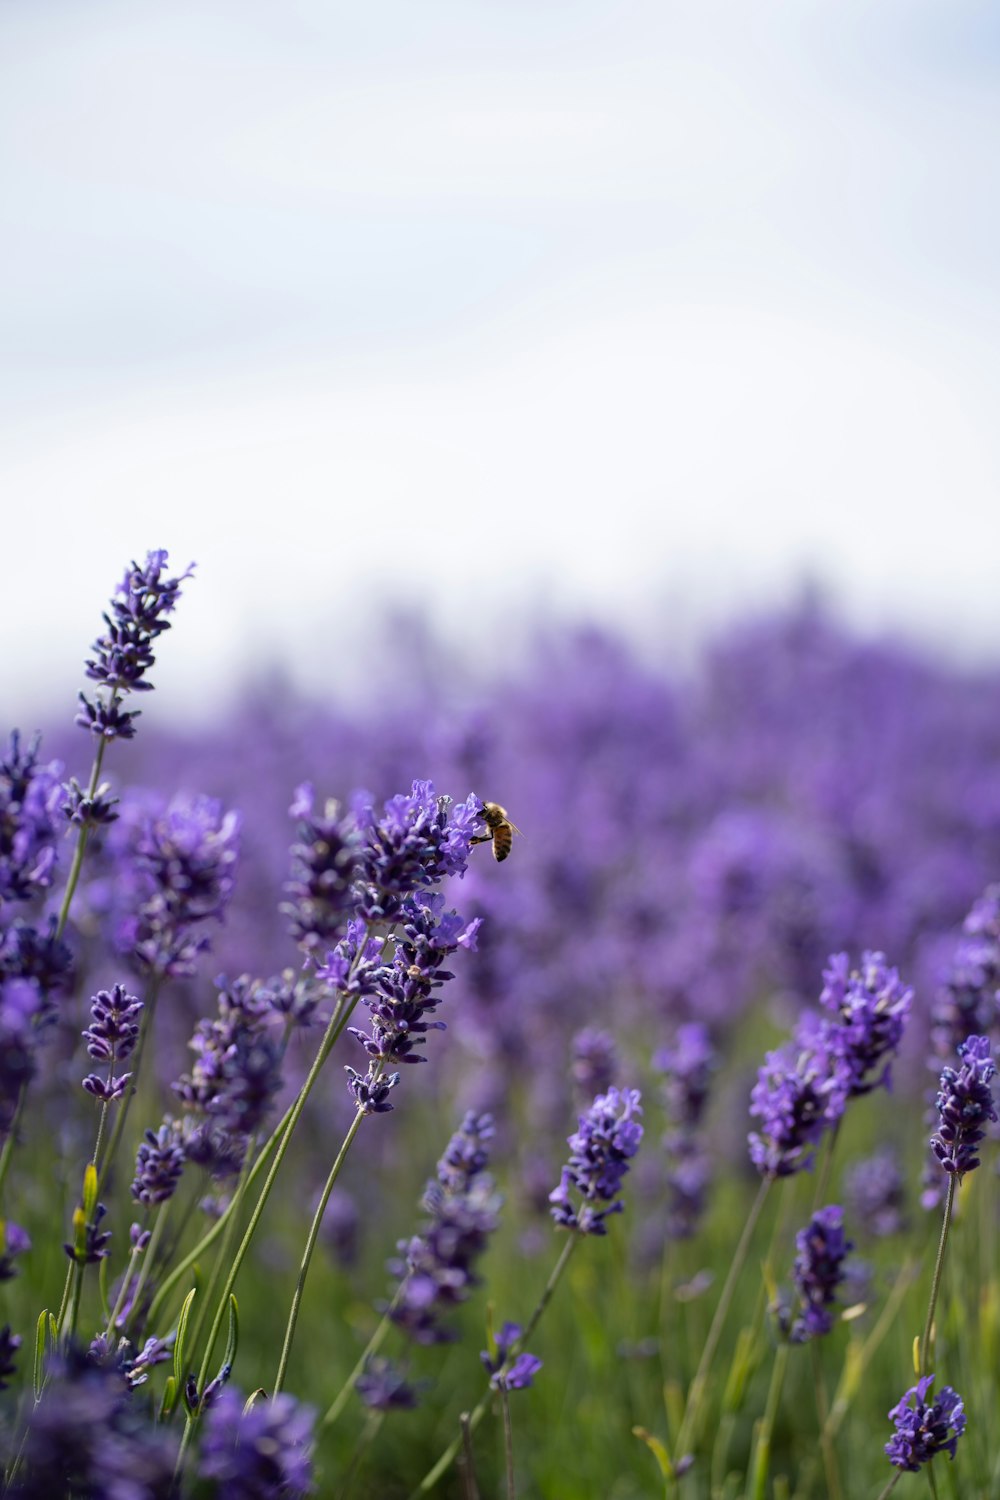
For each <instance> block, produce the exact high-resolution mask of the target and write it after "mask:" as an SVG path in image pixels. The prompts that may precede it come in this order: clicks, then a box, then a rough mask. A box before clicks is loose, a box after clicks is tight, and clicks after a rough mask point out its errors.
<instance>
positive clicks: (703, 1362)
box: [674, 1177, 772, 1458]
mask: <svg viewBox="0 0 1000 1500" xmlns="http://www.w3.org/2000/svg"><path fill="white" fill-rule="evenodd" d="M771 1182H772V1179H771V1178H770V1177H764V1178H762V1180H761V1184H760V1187H759V1189H758V1190H757V1196H756V1198H755V1199H754V1202H753V1207H752V1208H751V1209H750V1212H749V1214H748V1215H747V1218H746V1222H745V1223H744V1225H743V1233H742V1234H741V1235H740V1240H739V1244H738V1245H737V1246H736V1250H735V1253H734V1255H733V1258H732V1260H731V1261H730V1263H729V1273H728V1275H727V1276H726V1281H725V1285H724V1286H723V1288H722V1293H721V1295H720V1297H719V1301H718V1305H717V1306H716V1309H715V1315H714V1317H713V1318H712V1325H711V1327H710V1328H709V1330H708V1338H707V1339H706V1340H705V1347H704V1348H703V1349H702V1351H701V1359H700V1360H699V1361H698V1368H697V1370H696V1371H695V1376H694V1379H693V1380H692V1382H691V1389H690V1391H689V1392H688V1399H687V1405H686V1406H685V1408H684V1417H683V1420H682V1421H681V1426H680V1431H679V1432H678V1434H677V1442H676V1444H675V1446H674V1451H675V1452H676V1454H677V1457H678V1458H683V1457H684V1456H685V1453H686V1451H687V1444H688V1442H689V1441H694V1440H695V1439H696V1438H697V1433H698V1422H699V1418H700V1416H701V1405H702V1402H703V1400H704V1397H705V1388H706V1385H707V1383H708V1376H709V1372H710V1370H711V1367H712V1360H713V1359H714V1358H715V1352H716V1349H717V1348H718V1346H719V1339H720V1338H721V1337H722V1329H723V1325H724V1323H725V1321H726V1314H727V1313H728V1312H729V1307H730V1304H731V1302H732V1300H733V1294H734V1293H735V1291H736V1283H737V1282H738V1281H739V1278H740V1272H741V1271H742V1270H743V1266H744V1264H745V1263H746V1258H747V1254H748V1252H749V1249H750V1241H751V1239H752V1237H753V1232H754V1230H755V1228H756V1227H757V1220H758V1219H759V1218H760V1214H761V1210H762V1209H763V1207H764V1202H765V1199H766V1198H767V1194H768V1190H769V1188H770V1186H771Z"/></svg>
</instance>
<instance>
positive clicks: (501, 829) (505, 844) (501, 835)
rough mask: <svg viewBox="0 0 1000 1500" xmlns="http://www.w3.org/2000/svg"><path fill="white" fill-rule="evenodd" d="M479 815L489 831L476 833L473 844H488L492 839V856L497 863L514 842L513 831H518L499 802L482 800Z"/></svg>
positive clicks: (506, 854)
mask: <svg viewBox="0 0 1000 1500" xmlns="http://www.w3.org/2000/svg"><path fill="white" fill-rule="evenodd" d="M479 816H480V817H481V818H482V820H483V822H484V823H485V824H486V826H487V828H488V829H489V830H490V831H489V833H477V834H476V835H474V837H473V840H472V842H473V843H474V844H488V843H489V842H490V840H492V841H493V858H494V859H495V860H496V861H497V862H498V863H499V862H500V860H502V859H506V858H507V856H508V854H509V853H510V848H511V845H512V844H513V842H514V835H515V833H520V832H521V830H520V828H516V827H515V826H514V824H513V823H512V822H511V821H510V819H509V818H508V816H507V809H506V808H505V807H501V806H500V804H499V802H484V803H483V805H482V807H481V808H480V809H479Z"/></svg>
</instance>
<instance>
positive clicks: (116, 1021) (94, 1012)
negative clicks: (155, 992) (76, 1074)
mask: <svg viewBox="0 0 1000 1500" xmlns="http://www.w3.org/2000/svg"><path fill="white" fill-rule="evenodd" d="M142 1010H143V1005H142V1001H141V1000H138V999H137V998H136V997H135V995H129V994H126V992H125V986H124V985H123V984H116V985H115V987H114V989H112V990H98V992H97V994H96V995H95V996H94V998H93V1000H92V1001H91V1002H90V1014H91V1016H92V1017H93V1019H92V1021H91V1024H90V1025H89V1026H88V1027H87V1029H86V1031H84V1032H83V1036H84V1038H85V1039H86V1042H87V1051H88V1052H89V1053H90V1056H91V1057H93V1058H94V1059H95V1060H96V1061H98V1062H105V1063H107V1064H108V1076H107V1078H102V1077H101V1076H100V1074H99V1073H88V1075H87V1077H86V1078H85V1079H84V1080H83V1086H84V1088H85V1089H86V1090H87V1092H88V1094H93V1095H94V1096H95V1098H97V1099H101V1100H103V1102H104V1103H105V1104H110V1103H111V1102H112V1101H113V1100H115V1099H120V1098H121V1097H122V1095H123V1094H124V1092H125V1090H126V1088H127V1087H128V1085H129V1083H130V1081H131V1078H132V1075H131V1073H122V1074H121V1075H119V1076H118V1077H116V1076H115V1072H114V1069H115V1067H116V1065H117V1064H118V1063H122V1062H126V1061H127V1060H128V1058H130V1057H131V1056H132V1053H133V1052H134V1050H135V1044H136V1042H137V1041H138V1039H139V1017H140V1016H141V1015H142Z"/></svg>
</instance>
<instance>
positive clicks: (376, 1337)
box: [319, 1273, 409, 1432]
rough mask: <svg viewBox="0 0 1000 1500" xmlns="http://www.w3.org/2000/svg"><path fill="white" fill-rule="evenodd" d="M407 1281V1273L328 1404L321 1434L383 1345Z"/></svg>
mask: <svg viewBox="0 0 1000 1500" xmlns="http://www.w3.org/2000/svg"><path fill="white" fill-rule="evenodd" d="M408 1279H409V1273H407V1275H406V1276H404V1277H403V1279H402V1281H401V1282H400V1283H399V1286H398V1287H397V1288H396V1290H395V1292H394V1294H393V1298H392V1301H391V1302H390V1303H389V1306H388V1307H387V1308H386V1310H385V1312H384V1313H383V1314H382V1317H381V1319H380V1321H379V1324H378V1326H377V1328H376V1329H375V1332H374V1333H373V1334H372V1336H371V1338H370V1339H369V1340H368V1342H367V1344H366V1345H365V1347H364V1350H363V1351H362V1353H361V1355H360V1356H359V1358H358V1362H357V1364H356V1365H355V1366H354V1369H353V1370H352V1371H351V1373H350V1375H348V1377H347V1379H346V1380H345V1381H344V1384H343V1385H342V1386H341V1388H340V1390H339V1392H338V1393H337V1395H336V1396H335V1397H334V1399H333V1401H332V1402H331V1403H330V1406H329V1409H328V1410H327V1413H326V1416H325V1417H324V1418H323V1420H322V1422H320V1424H319V1430H320V1431H321V1432H322V1431H323V1429H324V1428H326V1427H332V1426H333V1424H334V1422H336V1420H337V1418H338V1417H339V1416H340V1413H341V1412H342V1411H343V1409H344V1407H345V1406H346V1405H347V1399H348V1397H349V1396H350V1394H351V1392H352V1391H353V1389H354V1386H355V1383H356V1381H357V1378H358V1376H359V1375H360V1374H361V1373H362V1371H363V1370H364V1368H365V1365H366V1364H367V1363H368V1361H369V1360H370V1359H371V1357H372V1355H373V1354H377V1353H378V1351H379V1350H380V1349H381V1347H382V1345H383V1343H384V1342H385V1336H386V1334H387V1333H388V1332H389V1329H390V1328H391V1327H392V1314H393V1311H394V1309H395V1307H396V1306H397V1304H398V1302H399V1300H400V1298H401V1297H402V1295H403V1288H404V1287H405V1286H406V1283H407V1280H408Z"/></svg>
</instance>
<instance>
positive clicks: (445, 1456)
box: [409, 1234, 583, 1500]
mask: <svg viewBox="0 0 1000 1500" xmlns="http://www.w3.org/2000/svg"><path fill="white" fill-rule="evenodd" d="M582 1238H583V1236H582V1235H580V1234H571V1236H570V1238H569V1239H568V1240H567V1241H566V1244H565V1245H564V1246H563V1250H562V1254H561V1255H560V1257H559V1259H558V1260H557V1261H556V1263H555V1265H554V1266H553V1268H552V1272H551V1274H550V1276H549V1279H548V1281H547V1282H546V1283H545V1287H544V1290H543V1291H542V1295H541V1297H540V1298H539V1300H538V1304H537V1306H536V1308H535V1310H534V1312H533V1313H532V1315H531V1317H530V1318H529V1319H528V1323H527V1326H526V1328H525V1330H524V1332H523V1333H522V1334H521V1337H520V1338H519V1339H518V1340H517V1342H516V1343H515V1344H512V1345H511V1347H510V1349H509V1350H508V1353H507V1360H508V1362H510V1361H511V1360H512V1359H513V1358H514V1357H515V1356H516V1354H517V1352H518V1350H520V1349H523V1348H524V1346H525V1344H527V1342H528V1340H529V1339H530V1338H531V1335H532V1334H533V1333H534V1331H535V1329H536V1328H537V1327H538V1322H539V1319H540V1318H541V1316H542V1313H543V1312H544V1311H545V1309H546V1308H547V1307H548V1305H549V1303H550V1302H551V1300H552V1294H553V1292H554V1291H555V1289H556V1287H557V1286H558V1284H559V1281H560V1279H561V1277H562V1274H563V1272H564V1271H565V1269H566V1267H567V1265H568V1264H569V1258H570V1256H571V1255H572V1254H573V1251H574V1250H575V1249H576V1247H577V1245H578V1244H579V1242H580V1240H581V1239H582ZM492 1393H493V1392H492V1387H491V1386H487V1387H486V1390H485V1391H484V1393H483V1395H482V1396H481V1397H480V1398H479V1400H478V1401H477V1403H476V1405H475V1406H474V1407H473V1409H472V1411H471V1412H470V1413H469V1420H468V1423H467V1424H466V1428H463V1431H462V1432H460V1433H459V1435H458V1437H457V1438H455V1440H454V1442H451V1443H449V1444H448V1447H447V1448H446V1449H445V1450H444V1452H443V1453H442V1455H441V1457H440V1458H439V1459H438V1461H437V1463H436V1464H435V1465H434V1467H433V1468H432V1469H429V1470H428V1472H427V1473H426V1474H425V1475H424V1477H423V1479H422V1480H421V1481H420V1483H419V1484H418V1485H417V1487H416V1489H415V1490H414V1491H413V1492H412V1494H411V1495H410V1497H409V1500H418V1496H420V1495H426V1494H427V1493H428V1492H429V1491H430V1490H432V1489H433V1488H434V1486H435V1485H436V1484H437V1482H438V1480H439V1479H440V1478H441V1477H442V1475H444V1474H446V1473H447V1472H448V1470H449V1469H450V1468H451V1465H452V1464H453V1463H454V1461H455V1459H456V1457H457V1456H458V1451H459V1449H460V1448H461V1447H462V1445H463V1441H464V1440H467V1439H466V1432H467V1433H468V1434H471V1433H473V1432H475V1430H476V1428H477V1427H478V1426H479V1424H480V1422H481V1421H482V1420H483V1415H484V1413H485V1411H486V1408H487V1406H488V1405H489V1401H490V1396H491V1395H492Z"/></svg>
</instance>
